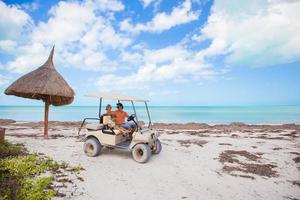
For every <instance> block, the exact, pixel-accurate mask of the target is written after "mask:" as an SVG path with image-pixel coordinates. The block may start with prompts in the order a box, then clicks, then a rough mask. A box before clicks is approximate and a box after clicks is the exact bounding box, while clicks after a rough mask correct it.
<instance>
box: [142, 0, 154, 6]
mask: <svg viewBox="0 0 300 200" xmlns="http://www.w3.org/2000/svg"><path fill="white" fill-rule="evenodd" d="M140 1H141V2H142V3H143V6H144V8H146V7H148V6H149V5H150V4H152V3H153V2H155V1H156V0H140Z"/></svg>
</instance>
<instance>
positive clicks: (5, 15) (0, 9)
mask: <svg viewBox="0 0 300 200" xmlns="http://www.w3.org/2000/svg"><path fill="white" fill-rule="evenodd" d="M32 23H33V22H32V19H31V17H30V16H29V15H28V14H27V13H26V12H24V11H23V10H21V9H20V8H19V7H18V6H15V5H6V4H5V3H4V2H2V1H0V30H1V31H0V40H7V39H15V38H18V37H20V35H21V34H22V32H24V31H26V29H27V28H28V27H30V26H31V25H32Z"/></svg>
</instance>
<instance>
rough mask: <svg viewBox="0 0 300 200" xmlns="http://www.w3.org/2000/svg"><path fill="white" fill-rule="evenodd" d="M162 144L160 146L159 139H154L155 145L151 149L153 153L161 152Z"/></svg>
mask: <svg viewBox="0 0 300 200" xmlns="http://www.w3.org/2000/svg"><path fill="white" fill-rule="evenodd" d="M161 149H162V146H161V142H160V141H159V139H157V140H156V141H155V145H154V147H153V149H152V153H153V154H159V153H160V152H161Z"/></svg>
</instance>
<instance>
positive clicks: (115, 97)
mask: <svg viewBox="0 0 300 200" xmlns="http://www.w3.org/2000/svg"><path fill="white" fill-rule="evenodd" d="M86 96H89V97H97V98H99V99H100V100H99V113H98V117H99V118H93V117H92V118H91V117H87V118H84V119H83V121H82V123H81V126H80V128H79V130H78V135H80V131H81V130H82V127H83V125H84V124H85V122H86V121H87V120H97V121H99V123H100V121H101V107H102V100H103V99H110V100H117V101H118V103H119V102H120V101H130V102H131V105H132V108H133V111H134V114H135V117H136V121H137V123H138V117H137V113H136V109H135V105H134V101H135V102H144V103H145V106H146V110H147V115H148V120H149V122H148V128H151V126H152V122H151V117H150V112H149V108H148V104H147V101H148V100H143V99H137V98H135V97H129V96H118V95H113V94H108V93H102V94H88V95H86ZM137 128H138V129H141V127H139V126H137Z"/></svg>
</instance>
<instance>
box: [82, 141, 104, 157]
mask: <svg viewBox="0 0 300 200" xmlns="http://www.w3.org/2000/svg"><path fill="white" fill-rule="evenodd" d="M101 148H102V146H101V144H100V142H99V141H98V140H97V139H96V138H94V137H92V138H88V139H87V140H86V141H85V143H84V146H83V150H84V153H85V154H86V155H87V156H89V157H95V156H98V155H99V154H100V152H101Z"/></svg>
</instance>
